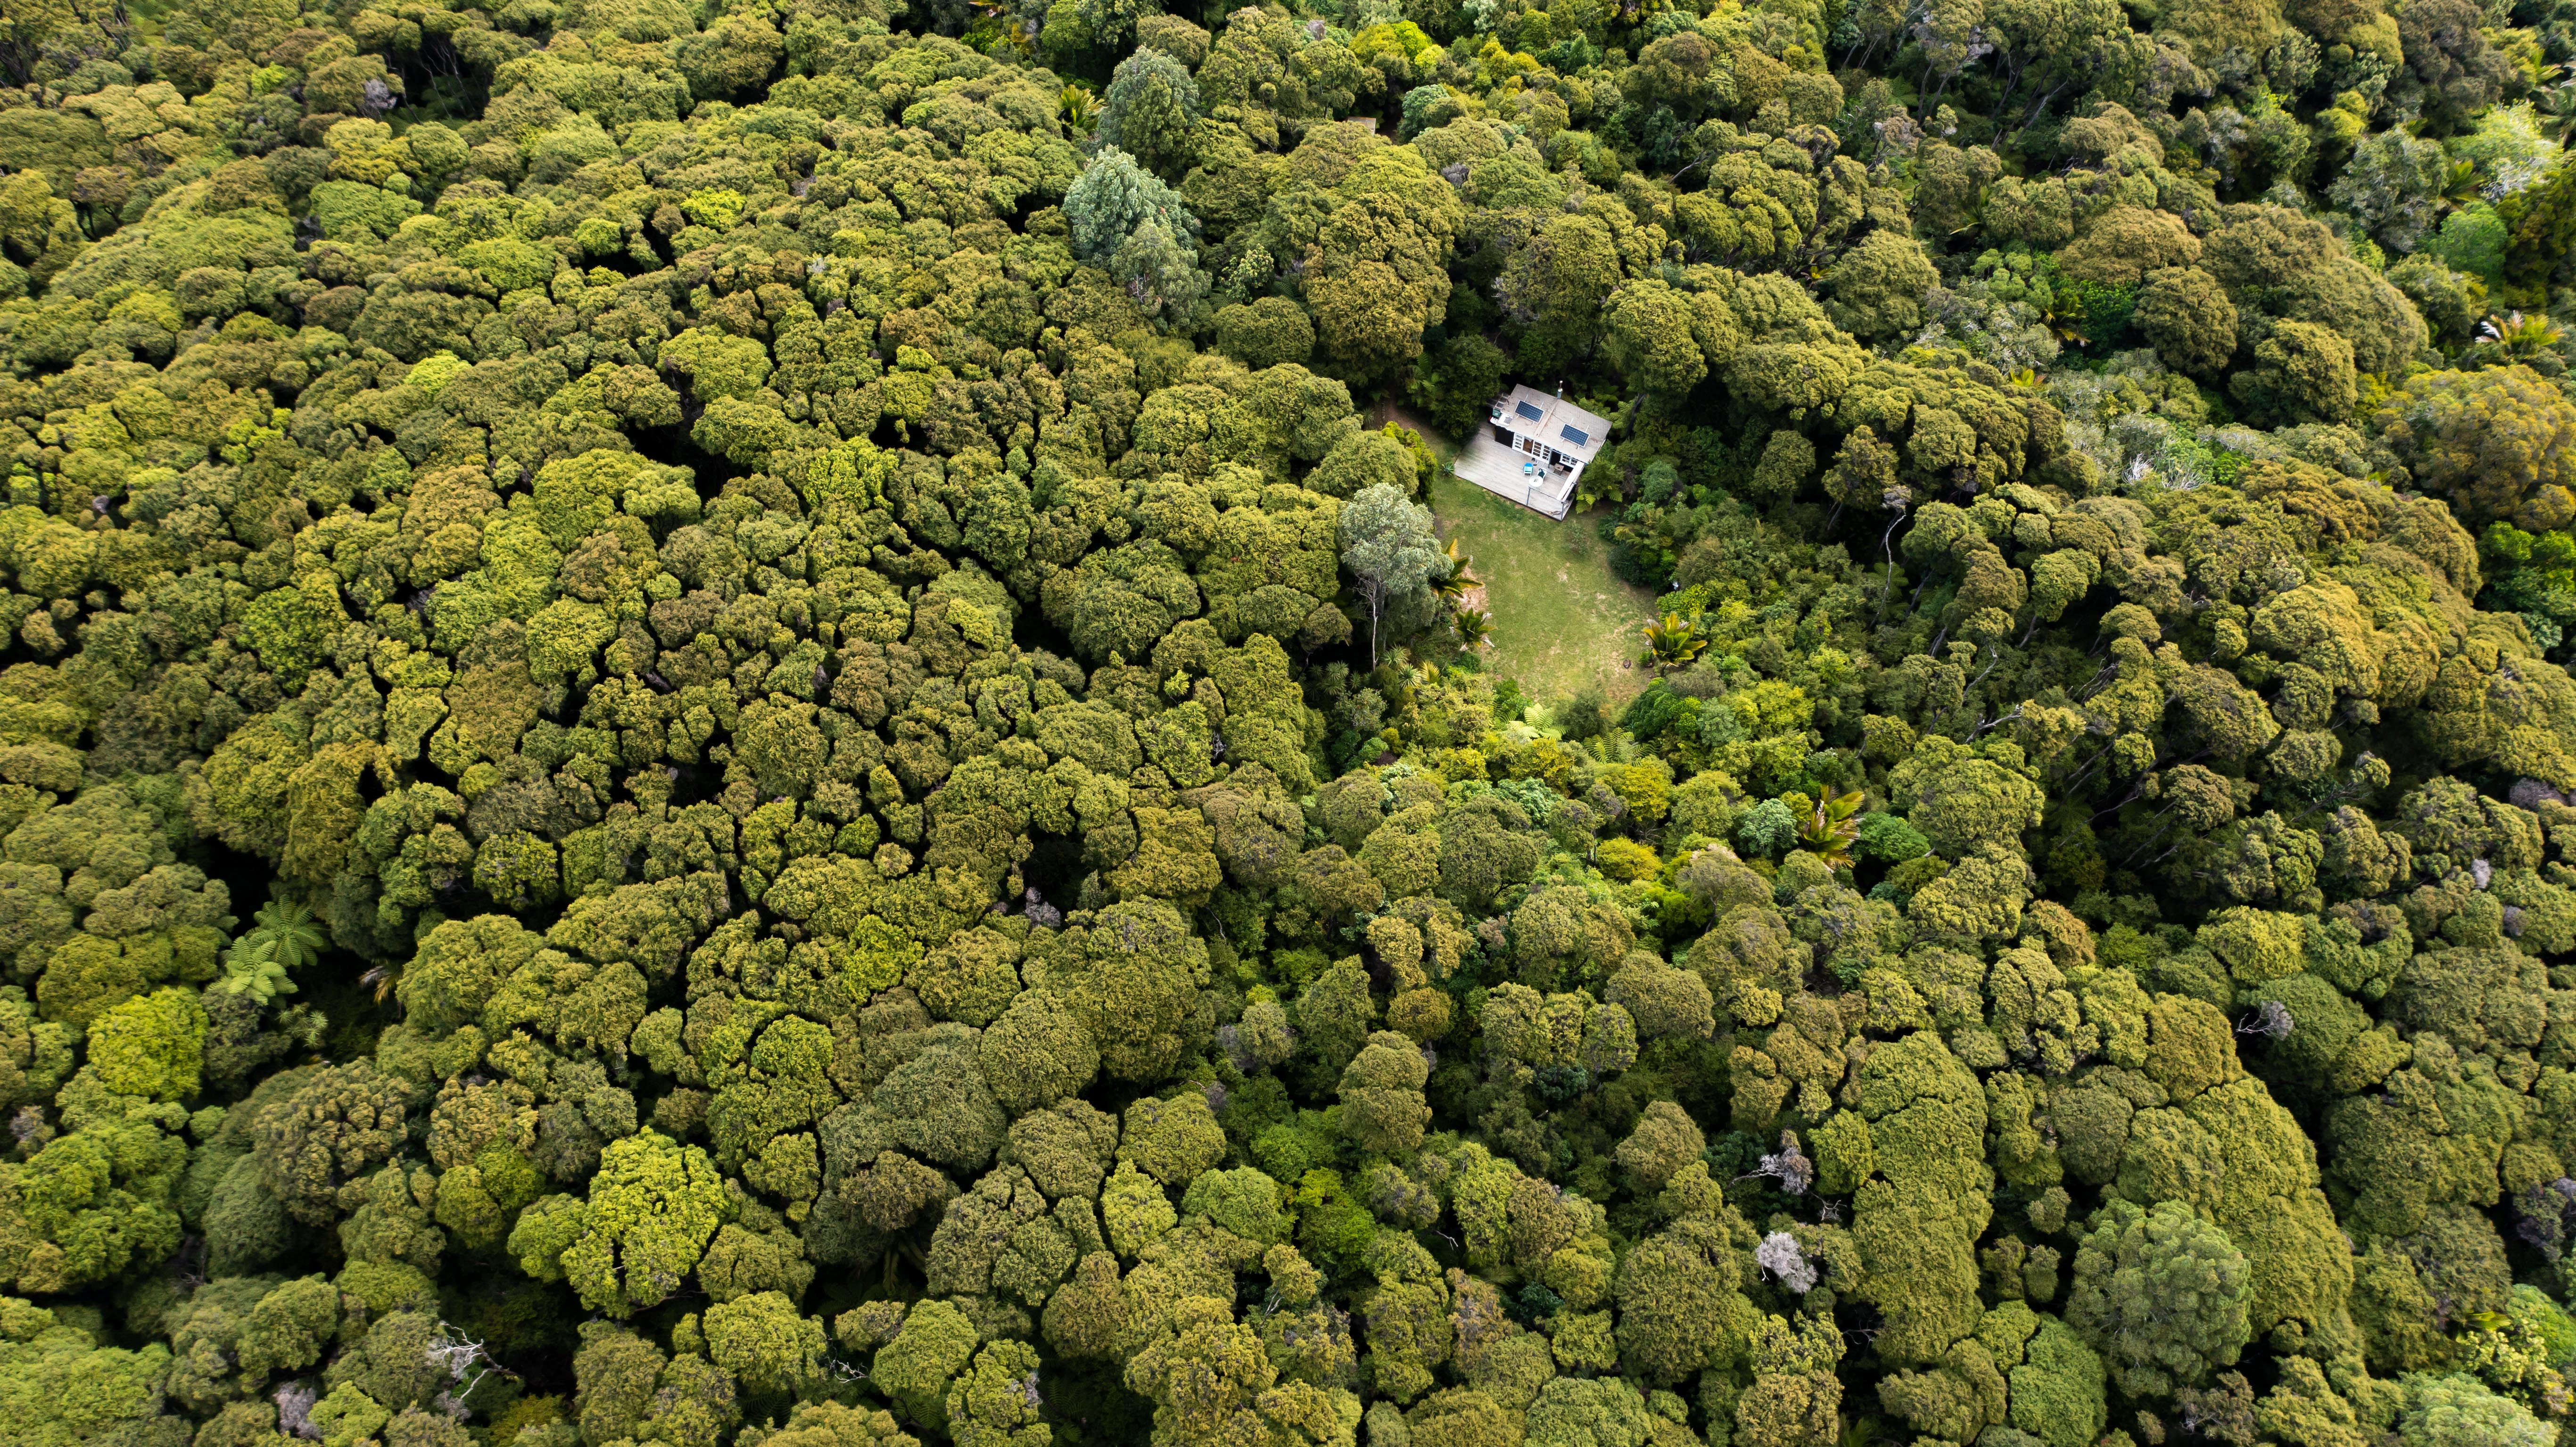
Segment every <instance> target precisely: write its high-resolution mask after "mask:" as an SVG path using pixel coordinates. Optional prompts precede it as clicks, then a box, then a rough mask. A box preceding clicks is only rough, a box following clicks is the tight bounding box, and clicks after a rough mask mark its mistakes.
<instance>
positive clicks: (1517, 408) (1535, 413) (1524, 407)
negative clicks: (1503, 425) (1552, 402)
mask: <svg viewBox="0 0 2576 1447" xmlns="http://www.w3.org/2000/svg"><path fill="white" fill-rule="evenodd" d="M1512 410H1513V411H1514V412H1517V413H1519V414H1520V415H1521V416H1523V417H1525V418H1528V419H1529V420H1530V421H1532V422H1536V421H1537V420H1538V419H1539V418H1541V417H1543V416H1545V415H1546V414H1545V413H1543V412H1541V411H1539V410H1538V409H1537V408H1536V407H1533V406H1531V405H1530V404H1528V403H1527V402H1515V403H1513V404H1512Z"/></svg>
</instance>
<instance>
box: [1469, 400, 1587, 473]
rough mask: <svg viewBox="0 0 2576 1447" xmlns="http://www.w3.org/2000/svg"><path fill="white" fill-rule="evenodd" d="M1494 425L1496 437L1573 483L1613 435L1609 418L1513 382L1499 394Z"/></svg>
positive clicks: (1493, 414) (1515, 450)
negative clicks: (1513, 385)
mask: <svg viewBox="0 0 2576 1447" xmlns="http://www.w3.org/2000/svg"><path fill="white" fill-rule="evenodd" d="M1491 425H1492V427H1493V429H1494V440H1495V441H1496V442H1499V443H1501V444H1503V445H1504V446H1505V447H1508V448H1510V449H1512V450H1513V451H1514V452H1517V453H1520V454H1521V455H1522V456H1523V457H1525V458H1528V459H1531V460H1533V461H1536V462H1537V463H1538V464H1539V466H1540V467H1542V468H1544V469H1545V470H1546V471H1547V473H1548V474H1549V475H1550V476H1551V477H1553V478H1554V479H1558V480H1562V481H1564V482H1566V483H1569V484H1571V483H1572V482H1573V481H1574V480H1575V479H1577V478H1579V477H1581V476H1582V475H1583V469H1584V467H1585V466H1586V465H1588V464H1589V463H1590V462H1591V461H1592V459H1594V458H1595V457H1598V456H1600V455H1601V444H1602V443H1603V442H1604V441H1606V440H1608V438H1609V436H1610V419H1608V418H1606V417H1600V416H1596V415H1594V414H1593V413H1590V412H1586V411H1584V410H1583V409H1582V408H1580V407H1577V406H1575V405H1574V404H1573V403H1571V402H1568V401H1566V400H1565V399H1564V398H1563V397H1551V396H1549V395H1548V394H1546V393H1545V392H1540V391H1536V390H1533V389H1531V388H1529V387H1514V388H1512V390H1511V392H1510V394H1509V395H1507V396H1503V397H1498V398H1496V399H1495V400H1494V405H1493V408H1492V422H1491ZM1567 490H1568V491H1571V490H1572V489H1571V487H1569V488H1568V489H1567Z"/></svg>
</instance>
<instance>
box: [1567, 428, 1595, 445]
mask: <svg viewBox="0 0 2576 1447" xmlns="http://www.w3.org/2000/svg"><path fill="white" fill-rule="evenodd" d="M1564 434H1565V440H1566V441H1568V442H1571V443H1573V444H1574V445H1575V446H1577V447H1586V446H1589V445H1591V442H1592V439H1591V438H1589V437H1587V436H1585V435H1584V434H1583V429H1581V428H1579V427H1568V428H1566V429H1564Z"/></svg>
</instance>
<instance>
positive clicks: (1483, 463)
mask: <svg viewBox="0 0 2576 1447" xmlns="http://www.w3.org/2000/svg"><path fill="white" fill-rule="evenodd" d="M1528 460H1529V459H1528V458H1527V457H1526V455H1524V454H1522V453H1518V452H1515V451H1513V450H1512V449H1510V448H1508V447H1505V446H1504V445H1503V444H1501V443H1499V442H1496V441H1495V440H1494V434H1493V433H1492V432H1491V431H1489V430H1487V429H1485V428H1481V427H1480V428H1478V429H1476V435H1475V436H1474V437H1473V438H1472V439H1470V440H1469V441H1468V443H1467V445H1466V447H1465V448H1464V449H1463V450H1461V451H1460V452H1459V454H1458V459H1457V461H1455V462H1453V463H1451V464H1450V471H1452V472H1455V473H1456V474H1458V476H1460V477H1462V478H1465V479H1466V480H1467V481H1469V482H1472V483H1474V484H1476V485H1477V486H1478V487H1481V488H1483V489H1484V490H1485V491H1487V492H1490V493H1492V494H1493V495H1494V496H1496V497H1500V498H1506V499H1509V500H1510V501H1512V502H1516V503H1518V504H1520V505H1521V506H1522V507H1525V508H1528V509H1529V510H1530V511H1532V512H1534V513H1538V514H1540V515H1541V516H1543V517H1551V518H1555V519H1557V520H1559V521H1563V520H1564V518H1565V514H1566V512H1567V511H1568V510H1569V509H1571V508H1572V507H1573V505H1574V479H1575V477H1576V476H1577V475H1578V474H1576V473H1572V472H1556V471H1553V470H1551V469H1550V468H1548V467H1547V466H1546V465H1545V464H1544V463H1542V464H1540V466H1539V470H1538V471H1536V472H1524V471H1522V470H1521V466H1522V464H1523V463H1524V462H1526V461H1528Z"/></svg>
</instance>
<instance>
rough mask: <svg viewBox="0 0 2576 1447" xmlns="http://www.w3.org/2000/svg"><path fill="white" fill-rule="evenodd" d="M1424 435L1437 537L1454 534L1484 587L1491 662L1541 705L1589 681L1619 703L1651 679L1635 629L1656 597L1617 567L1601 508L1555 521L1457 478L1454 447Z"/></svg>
mask: <svg viewBox="0 0 2576 1447" xmlns="http://www.w3.org/2000/svg"><path fill="white" fill-rule="evenodd" d="M1423 436H1424V440H1425V441H1427V442H1431V443H1432V445H1433V447H1434V449H1435V450H1436V451H1437V452H1438V453H1439V454H1440V460H1441V471H1440V473H1439V475H1438V476H1436V477H1434V478H1433V479H1432V482H1431V512H1432V516H1433V517H1434V518H1435V519H1436V520H1437V521H1438V523H1439V527H1440V536H1441V537H1442V538H1443V539H1444V540H1446V539H1449V538H1455V539H1457V540H1458V546H1459V547H1460V548H1461V549H1463V550H1464V551H1465V552H1466V554H1467V557H1468V559H1469V567H1470V570H1471V571H1472V572H1473V573H1474V574H1475V576H1476V578H1477V580H1478V581H1479V582H1481V583H1482V584H1484V588H1485V599H1484V602H1485V610H1486V612H1487V613H1488V614H1489V615H1491V617H1492V619H1493V640H1494V642H1493V647H1492V648H1491V649H1489V650H1488V651H1487V653H1486V659H1485V667H1486V669H1487V670H1488V671H1490V672H1492V673H1494V674H1495V675H1497V676H1499V677H1505V678H1516V679H1519V680H1520V685H1521V690H1522V692H1524V693H1526V694H1528V695H1529V696H1530V698H1531V699H1533V700H1535V701H1538V702H1543V703H1554V702H1561V701H1563V700H1565V699H1569V698H1572V697H1573V696H1574V695H1576V694H1577V693H1580V692H1582V691H1583V690H1584V689H1587V688H1598V689H1600V690H1601V692H1602V693H1603V694H1604V695H1605V696H1606V697H1607V698H1608V699H1609V701H1610V702H1611V703H1612V704H1613V705H1618V704H1622V703H1625V702H1627V701H1628V700H1629V699H1631V698H1634V697H1636V696H1637V694H1638V693H1639V692H1641V691H1643V690H1644V688H1645V686H1646V681H1647V676H1648V675H1647V672H1646V670H1644V669H1642V668H1639V667H1638V666H1637V655H1638V653H1639V652H1640V651H1641V650H1642V649H1643V647H1644V644H1643V641H1642V640H1641V638H1640V636H1639V634H1638V629H1640V628H1641V627H1643V626H1644V625H1645V623H1646V621H1647V620H1648V619H1649V618H1651V617H1652V616H1653V608H1654V596H1653V595H1652V594H1651V593H1649V592H1648V591H1647V590H1645V589H1643V588H1638V587H1633V586H1631V585H1629V584H1627V583H1623V582H1621V581H1620V580H1619V579H1618V578H1617V577H1616V576H1615V575H1613V574H1612V573H1611V571H1610V561H1609V551H1610V549H1609V545H1608V544H1606V543H1604V542H1602V541H1601V538H1600V535H1599V532H1598V531H1597V529H1598V528H1599V525H1600V519H1601V514H1600V513H1599V512H1597V511H1595V512H1589V513H1577V514H1575V515H1574V516H1572V517H1569V518H1567V519H1566V520H1565V521H1563V522H1561V523H1560V522H1550V521H1549V520H1547V519H1546V518H1544V517H1541V516H1539V515H1538V514H1537V513H1534V512H1531V511H1530V510H1529V509H1527V508H1524V507H1519V506H1516V505H1514V504H1512V503H1508V502H1505V501H1504V500H1502V499H1501V498H1499V497H1496V496H1494V495H1493V494H1492V493H1489V492H1487V491H1485V490H1484V489H1483V488H1481V487H1478V486H1476V485H1475V484H1474V483H1472V482H1468V481H1465V480H1463V479H1461V478H1458V477H1455V476H1452V475H1451V474H1450V472H1449V471H1448V461H1449V458H1450V457H1451V456H1452V455H1454V454H1455V452H1456V451H1457V449H1456V447H1455V446H1453V445H1451V444H1449V443H1448V442H1446V441H1445V440H1439V439H1434V438H1433V436H1432V434H1430V433H1427V432H1426V433H1424V434H1423Z"/></svg>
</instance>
